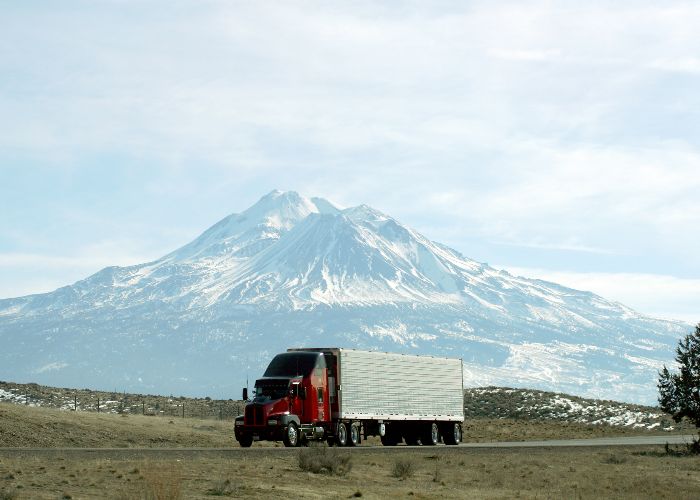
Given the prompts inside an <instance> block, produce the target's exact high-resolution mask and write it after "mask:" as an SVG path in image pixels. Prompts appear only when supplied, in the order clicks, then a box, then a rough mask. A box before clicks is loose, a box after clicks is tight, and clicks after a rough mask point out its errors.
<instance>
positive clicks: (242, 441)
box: [238, 434, 253, 448]
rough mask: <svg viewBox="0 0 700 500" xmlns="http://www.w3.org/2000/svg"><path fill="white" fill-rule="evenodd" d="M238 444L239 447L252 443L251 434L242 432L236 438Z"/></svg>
mask: <svg viewBox="0 0 700 500" xmlns="http://www.w3.org/2000/svg"><path fill="white" fill-rule="evenodd" d="M238 444H240V445H241V448H250V447H251V445H252V444H253V436H251V435H250V434H243V435H242V436H241V437H240V438H239V439H238Z"/></svg>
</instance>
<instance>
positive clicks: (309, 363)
mask: <svg viewBox="0 0 700 500" xmlns="http://www.w3.org/2000/svg"><path fill="white" fill-rule="evenodd" d="M314 367H316V368H325V367H326V364H325V362H324V360H323V356H322V355H320V353H318V352H303V351H297V352H285V353H282V354H278V355H277V356H275V357H274V358H272V361H270V366H268V367H267V370H265V373H264V375H263V376H264V377H296V376H302V377H305V376H306V375H308V374H309V373H311V370H313V369H314Z"/></svg>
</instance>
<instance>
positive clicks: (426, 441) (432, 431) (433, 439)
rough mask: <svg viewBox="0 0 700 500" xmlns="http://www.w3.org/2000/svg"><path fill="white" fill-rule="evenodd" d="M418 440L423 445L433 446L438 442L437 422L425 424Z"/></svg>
mask: <svg viewBox="0 0 700 500" xmlns="http://www.w3.org/2000/svg"><path fill="white" fill-rule="evenodd" d="M420 442H421V444H422V445H423V446H435V445H436V444H438V443H439V442H440V431H439V430H438V425H437V423H435V422H432V423H430V424H428V425H426V426H425V428H424V430H423V435H422V436H421V438H420Z"/></svg>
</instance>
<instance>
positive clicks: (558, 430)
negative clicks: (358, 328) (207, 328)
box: [0, 382, 693, 447]
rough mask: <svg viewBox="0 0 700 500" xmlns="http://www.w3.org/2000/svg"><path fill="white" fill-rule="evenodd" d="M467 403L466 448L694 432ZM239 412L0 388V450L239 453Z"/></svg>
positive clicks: (572, 406)
mask: <svg viewBox="0 0 700 500" xmlns="http://www.w3.org/2000/svg"><path fill="white" fill-rule="evenodd" d="M98 399H100V401H101V403H100V404H101V406H100V413H99V414H98V413H97V406H96V402H97V400H98ZM464 401H465V424H464V439H465V441H473V442H478V441H521V440H530V439H535V440H536V439H558V438H574V437H581V438H583V437H604V436H625V435H637V434H644V433H656V434H658V433H660V432H661V433H663V432H684V431H690V432H693V429H692V426H678V425H677V424H675V423H673V422H672V420H671V419H670V417H669V416H668V415H666V414H663V413H661V412H660V411H659V410H658V408H653V407H644V406H638V405H629V404H625V403H617V402H613V401H598V400H587V399H582V398H577V397H575V396H567V395H563V394H554V393H546V392H541V391H533V390H522V389H509V388H498V387H487V388H480V389H468V390H466V391H465V399H464ZM183 407H184V408H185V416H184V418H183V414H182V408H183ZM76 408H77V411H74V409H76ZM241 410H242V402H241V401H233V400H211V399H192V398H185V397H175V396H154V395H142V394H125V393H119V394H117V393H102V392H96V391H90V390H85V389H80V390H76V389H66V388H56V387H45V386H39V385H37V384H13V383H8V382H0V447H2V446H38V447H54V446H68V447H71V446H73V447H77V446H84V447H186V446H197V447H229V446H236V443H235V442H234V440H233V436H232V429H231V425H232V421H233V418H234V417H235V416H236V415H238V414H240V413H241ZM572 410H574V411H572ZM154 417H155V418H154ZM374 444H376V443H374Z"/></svg>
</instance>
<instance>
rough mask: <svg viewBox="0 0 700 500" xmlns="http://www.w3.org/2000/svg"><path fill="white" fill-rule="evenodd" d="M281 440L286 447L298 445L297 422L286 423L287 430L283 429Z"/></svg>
mask: <svg viewBox="0 0 700 500" xmlns="http://www.w3.org/2000/svg"><path fill="white" fill-rule="evenodd" d="M282 441H283V442H284V445H285V446H286V447H287V448H296V447H297V446H299V442H300V439H299V428H298V427H297V424H295V423H294V422H289V425H287V430H286V431H284V437H283V438H282Z"/></svg>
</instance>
